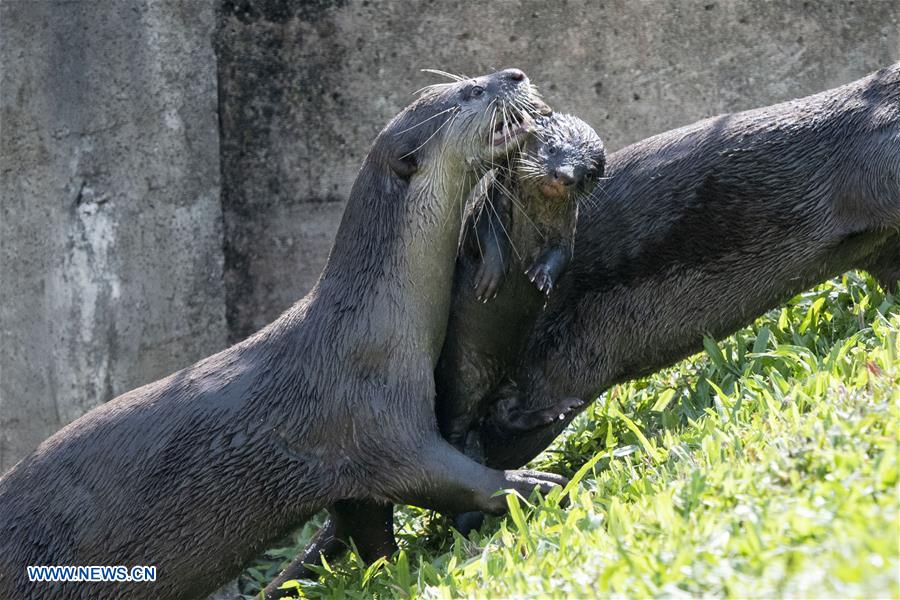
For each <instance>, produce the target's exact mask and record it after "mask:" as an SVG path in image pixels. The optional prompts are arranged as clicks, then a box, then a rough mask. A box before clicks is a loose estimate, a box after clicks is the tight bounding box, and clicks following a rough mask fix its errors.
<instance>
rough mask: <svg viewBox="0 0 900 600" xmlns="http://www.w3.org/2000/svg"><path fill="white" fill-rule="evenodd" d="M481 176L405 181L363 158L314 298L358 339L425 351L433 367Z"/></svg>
mask: <svg viewBox="0 0 900 600" xmlns="http://www.w3.org/2000/svg"><path fill="white" fill-rule="evenodd" d="M432 168H433V167H432ZM475 181H476V180H475V177H474V176H471V175H467V174H464V173H463V172H462V169H457V172H456V173H455V174H452V173H450V172H449V170H448V172H438V171H437V170H433V171H431V172H423V173H419V174H417V175H416V176H414V177H413V178H412V179H411V180H410V181H409V182H406V181H401V180H398V179H396V178H394V177H392V176H391V175H390V174H389V173H387V174H386V173H384V172H383V170H380V169H378V168H377V167H376V166H373V165H371V164H368V163H367V164H366V165H364V167H363V169H362V171H361V172H360V174H359V176H358V177H357V180H356V183H355V184H354V186H353V190H352V191H351V197H350V201H349V202H348V204H347V208H346V210H345V213H344V218H343V220H342V222H341V226H340V228H339V230H338V234H337V237H336V239H335V244H334V247H333V249H332V252H331V256H330V257H329V260H328V264H327V265H326V267H325V270H324V271H323V274H322V277H321V278H320V280H319V283H318V284H317V286H316V290H315V295H314V297H315V300H314V302H315V303H316V304H318V305H320V306H321V307H322V308H324V309H325V310H327V311H329V312H331V313H333V314H334V315H337V316H338V317H339V319H340V320H341V321H342V322H344V324H342V325H341V326H340V330H341V331H343V332H346V334H347V335H348V336H351V337H354V339H355V340H356V342H357V343H359V344H363V343H371V344H374V345H376V346H379V347H380V348H381V351H383V352H386V353H387V354H388V355H390V356H391V357H392V358H393V359H395V360H412V359H411V357H409V356H406V355H407V354H408V353H410V352H412V353H415V354H416V355H417V358H418V357H419V356H421V355H422V354H423V353H425V354H426V355H427V356H428V359H429V361H430V363H431V365H432V366H433V364H434V363H435V362H436V361H437V356H438V353H439V351H440V348H441V345H442V344H443V339H444V332H445V330H446V325H447V318H448V314H449V306H450V296H451V286H452V280H453V268H454V264H455V259H456V254H457V246H458V243H459V232H460V225H461V218H462V207H463V204H464V202H465V199H466V197H467V196H468V194H469V193H470V192H471V189H472V188H473V187H474V185H475Z"/></svg>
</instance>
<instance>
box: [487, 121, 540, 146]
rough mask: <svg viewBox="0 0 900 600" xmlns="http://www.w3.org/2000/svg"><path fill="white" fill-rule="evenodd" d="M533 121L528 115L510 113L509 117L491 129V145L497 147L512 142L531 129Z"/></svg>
mask: <svg viewBox="0 0 900 600" xmlns="http://www.w3.org/2000/svg"><path fill="white" fill-rule="evenodd" d="M532 123H533V121H532V120H531V118H530V117H528V116H523V115H520V114H513V115H510V116H509V118H508V119H503V120H502V121H500V122H499V123H497V124H496V125H495V126H494V129H493V131H491V145H492V146H495V147H497V146H504V145H506V144H508V143H510V142H512V141H513V140H515V139H517V138H518V137H520V136H522V135H525V134H526V133H528V132H529V131H531V129H532Z"/></svg>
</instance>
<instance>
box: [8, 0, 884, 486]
mask: <svg viewBox="0 0 900 600" xmlns="http://www.w3.org/2000/svg"><path fill="white" fill-rule="evenodd" d="M897 60H900V0H870V1H867V2H856V3H851V2H847V1H844V0H819V1H815V2H802V1H782V2H757V1H751V0H680V1H674V2H662V1H659V2H650V1H645V2H642V1H635V0H631V1H610V2H586V1H575V0H572V1H568V2H551V3H547V2H544V1H536V0H535V1H532V0H521V1H503V2H492V3H485V2H461V1H458V0H447V1H445V2H433V1H431V2H406V1H404V2H400V1H378V2H376V1H374V0H373V1H369V0H355V1H353V2H341V1H338V2H328V1H325V0H314V1H305V2H299V1H298V2H293V1H289V0H269V1H267V2H264V1H262V0H168V1H153V0H103V1H102V2H96V1H92V0H83V1H82V2H77V1H75V2H72V1H67V0H54V1H50V0H0V68H2V81H0V84H2V86H0V144H2V148H0V174H2V183H0V191H2V207H0V217H2V223H0V260H2V263H0V269H2V270H0V336H2V339H0V472H2V471H3V470H4V469H6V468H8V467H9V466H10V465H11V464H12V463H13V462H14V461H15V460H16V459H17V458H19V457H21V456H22V455H23V454H25V453H27V452H28V451H30V450H31V449H33V448H34V447H35V446H36V445H37V444H38V443H39V442H40V441H41V440H42V439H43V438H45V437H46V436H47V435H49V434H50V433H52V432H53V431H54V430H55V429H57V428H58V427H60V426H62V425H63V424H65V423H67V422H69V421H71V420H72V419H74V418H76V417H78V416H79V415H80V414H82V413H84V412H85V411H87V410H89V409H90V408H91V407H93V406H96V405H97V404H99V403H100V402H103V401H105V400H108V399H110V398H112V397H114V396H115V395H118V394H119V393H121V392H124V391H126V390H128V389H131V388H133V387H136V386H138V385H140V384H142V383H146V382H148V381H151V380H153V379H156V378H158V377H160V376H162V375H165V374H166V373H169V372H171V371H173V370H175V369H178V368H180V367H183V366H187V365H188V364H190V363H191V362H193V361H195V360H196V359H199V358H201V357H202V356H205V355H208V354H210V353H212V352H214V351H216V350H218V349H219V348H221V347H223V346H224V345H225V344H226V343H227V341H228V340H229V339H231V340H236V339H239V338H242V337H244V336H246V335H247V334H249V333H251V332H252V331H255V330H256V329H258V328H259V327H261V326H262V325H264V324H265V323H267V322H269V321H271V320H272V319H273V318H275V317H276V316H277V315H278V314H279V313H280V312H281V311H282V310H284V309H285V308H286V307H287V306H289V305H290V304H291V303H292V302H293V301H295V300H296V299H297V298H299V297H301V296H302V295H303V294H304V293H305V291H306V290H308V289H309V287H310V286H311V285H312V284H313V282H314V281H315V278H316V276H317V274H318V272H319V269H320V268H321V266H322V264H323V263H324V261H325V259H326V257H327V254H328V249H329V246H330V243H331V239H332V236H333V234H334V231H335V229H336V227H337V223H338V220H339V218H340V214H341V211H342V210H343V200H344V198H345V197H346V195H347V193H348V191H349V188H350V185H351V183H352V181H353V177H354V175H355V173H356V171H357V169H358V167H359V164H360V161H361V160H362V158H363V156H364V155H365V153H366V151H367V149H368V147H369V144H370V143H371V141H372V139H373V138H374V136H375V135H376V133H377V132H378V131H379V130H380V129H381V127H382V126H383V125H384V124H385V123H386V122H387V121H388V120H389V119H390V118H391V117H392V116H393V115H394V114H395V113H396V112H397V111H398V110H399V109H400V108H401V107H402V106H404V105H405V104H407V103H408V102H409V101H410V99H411V98H412V92H413V91H414V90H416V89H418V88H419V87H421V86H422V85H425V84H427V83H432V82H434V81H435V80H436V79H435V77H434V76H432V75H427V74H423V73H421V72H420V71H419V69H422V68H428V67H433V68H441V69H446V70H449V71H454V72H461V73H466V74H477V73H482V72H486V71H490V70H494V69H497V68H502V67H505V66H519V67H521V68H523V69H525V70H526V71H527V72H528V73H529V75H530V76H531V77H532V79H533V80H534V81H535V82H536V83H537V84H538V85H539V86H540V87H541V88H542V89H543V90H544V92H545V96H546V98H547V99H548V101H550V102H551V103H552V104H553V105H554V106H555V107H556V108H557V109H559V110H563V111H568V112H573V113H576V114H578V115H580V116H581V117H583V118H584V119H586V120H587V121H589V122H590V123H592V124H593V125H594V126H595V128H596V129H597V130H598V131H599V132H600V133H601V135H603V136H604V137H605V138H606V140H607V143H608V145H609V147H610V148H612V149H616V148H620V147H622V146H623V145H625V144H628V143H630V142H633V141H636V140H639V139H641V138H643V137H646V136H649V135H651V134H654V133H657V132H660V131H663V130H666V129H670V128H672V127H676V126H679V125H682V124H687V123H690V122H693V121H695V120H697V119H700V118H703V117H707V116H711V115H714V114H718V113H722V112H727V111H734V110H741V109H745V108H751V107H755V106H761V105H765V104H771V103H773V102H777V101H781V100H786V99H789V98H793V97H797V96H801V95H805V94H809V93H813V92H816V91H819V90H822V89H826V88H829V87H834V86H837V85H840V84H842V83H846V82H849V81H852V80H853V79H856V78H858V77H861V76H863V75H865V74H866V73H868V72H870V71H873V70H875V69H877V68H878V67H880V66H884V65H887V64H890V63H892V62H895V61H897ZM220 173H221V177H220ZM220 179H221V182H220Z"/></svg>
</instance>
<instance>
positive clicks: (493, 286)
mask: <svg viewBox="0 0 900 600" xmlns="http://www.w3.org/2000/svg"><path fill="white" fill-rule="evenodd" d="M505 274H506V272H505V269H504V268H503V264H502V263H501V262H500V261H493V260H485V261H482V263H481V264H480V265H479V266H478V271H477V272H476V273H475V283H474V286H475V298H477V299H478V300H480V301H481V302H487V301H488V300H491V299H492V298H494V297H495V296H496V295H497V292H499V291H500V284H501V283H502V282H503V276H504V275H505Z"/></svg>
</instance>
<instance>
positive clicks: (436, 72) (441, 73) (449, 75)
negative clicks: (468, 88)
mask: <svg viewBox="0 0 900 600" xmlns="http://www.w3.org/2000/svg"><path fill="white" fill-rule="evenodd" d="M422 73H431V74H432V75H439V76H441V77H446V78H447V79H452V80H453V81H465V80H466V79H468V77H463V76H462V75H454V74H453V73H449V72H447V71H442V70H440V69H422Z"/></svg>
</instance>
